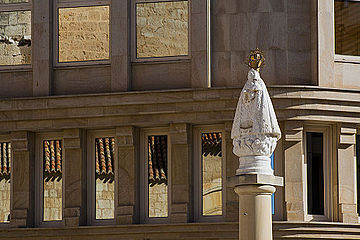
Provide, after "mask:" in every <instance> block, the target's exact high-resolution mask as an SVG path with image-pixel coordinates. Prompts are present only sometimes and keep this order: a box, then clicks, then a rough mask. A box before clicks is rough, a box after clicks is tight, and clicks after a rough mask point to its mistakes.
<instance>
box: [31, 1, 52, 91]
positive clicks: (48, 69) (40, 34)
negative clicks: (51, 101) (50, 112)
mask: <svg viewBox="0 0 360 240" xmlns="http://www.w3.org/2000/svg"><path fill="white" fill-rule="evenodd" d="M53 2H54V1H48V0H37V1H33V2H32V7H33V9H32V10H33V12H32V16H33V27H32V35H31V37H32V41H31V48H32V66H33V95H34V96H48V95H51V83H52V47H51V45H52V43H53V42H52V40H51V39H52V37H53V35H54V34H53V32H52V26H53V22H52V19H54V18H53V16H52V12H53V4H52V3H53Z"/></svg>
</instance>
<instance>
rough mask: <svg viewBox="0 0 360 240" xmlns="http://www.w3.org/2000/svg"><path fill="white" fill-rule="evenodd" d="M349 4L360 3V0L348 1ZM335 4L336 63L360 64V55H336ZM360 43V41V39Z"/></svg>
mask: <svg viewBox="0 0 360 240" xmlns="http://www.w3.org/2000/svg"><path fill="white" fill-rule="evenodd" d="M347 1H348V2H358V3H359V4H360V0H347ZM334 6H335V2H333V20H334V43H333V44H334V62H340V63H355V64H356V63H360V55H344V54H337V53H336V24H335V7H334ZM359 41H360V39H359Z"/></svg>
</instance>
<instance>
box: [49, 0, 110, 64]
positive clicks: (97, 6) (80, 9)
mask: <svg viewBox="0 0 360 240" xmlns="http://www.w3.org/2000/svg"><path fill="white" fill-rule="evenodd" d="M76 3H77V4H75V3H72V1H66V0H62V1H59V3H58V5H57V27H56V29H57V40H58V41H57V43H58V44H57V47H56V56H57V60H58V62H59V63H70V62H85V61H103V60H109V59H110V47H109V44H110V6H109V3H108V1H77V2H76Z"/></svg>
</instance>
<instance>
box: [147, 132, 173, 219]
mask: <svg viewBox="0 0 360 240" xmlns="http://www.w3.org/2000/svg"><path fill="white" fill-rule="evenodd" d="M167 156H168V152H167V136H166V135H162V136H149V137H148V166H149V172H148V178H149V179H148V185H149V189H148V190H149V217H150V218H154V217H167V216H168V171H167V166H168V158H167Z"/></svg>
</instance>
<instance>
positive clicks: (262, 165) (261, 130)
mask: <svg viewBox="0 0 360 240" xmlns="http://www.w3.org/2000/svg"><path fill="white" fill-rule="evenodd" d="M263 61H264V57H263V54H262V53H261V51H260V50H258V49H257V50H255V51H253V52H252V53H251V55H250V60H249V66H250V70H249V73H248V80H247V82H246V84H245V86H244V88H243V89H242V91H241V94H240V98H239V102H238V105H237V108H236V113H235V118H234V122H233V126H232V131H231V138H232V139H233V145H234V148H233V152H234V154H235V155H236V156H238V157H239V168H238V169H237V170H236V175H242V174H266V175H273V170H272V168H271V160H270V156H271V155H272V153H273V152H274V150H275V147H276V143H277V141H278V140H279V139H280V137H281V132H280V128H279V124H278V121H277V119H276V115H275V111H274V107H273V105H272V103H271V99H270V96H269V93H268V91H267V89H266V86H265V83H264V81H263V80H262V79H261V77H260V73H259V70H260V66H261V64H262V63H263Z"/></svg>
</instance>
